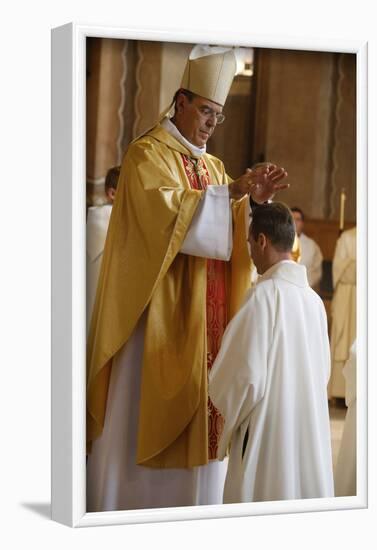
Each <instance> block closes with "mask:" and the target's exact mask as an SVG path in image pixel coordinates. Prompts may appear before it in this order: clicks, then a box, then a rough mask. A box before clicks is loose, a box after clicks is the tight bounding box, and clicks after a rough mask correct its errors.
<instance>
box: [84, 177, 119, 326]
mask: <svg viewBox="0 0 377 550" xmlns="http://www.w3.org/2000/svg"><path fill="white" fill-rule="evenodd" d="M119 173H120V166H113V167H112V168H110V170H108V172H107V174H106V178H105V194H106V197H107V200H108V203H107V204H103V205H101V206H91V207H89V208H88V217H87V220H86V322H87V327H88V328H89V325H90V318H91V316H92V311H93V305H94V300H95V297H96V290H97V284H98V277H99V272H100V269H101V262H102V256H103V250H104V248H105V240H106V235H107V229H108V227H109V221H110V214H111V210H112V206H113V202H114V199H115V192H116V188H117V184H118V179H119Z"/></svg>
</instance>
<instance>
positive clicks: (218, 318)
mask: <svg viewBox="0 0 377 550" xmlns="http://www.w3.org/2000/svg"><path fill="white" fill-rule="evenodd" d="M182 159H183V165H184V167H185V171H186V174H187V177H188V179H189V182H190V185H191V188H192V189H206V187H207V186H208V185H210V182H209V174H208V170H207V167H206V165H205V162H204V160H203V159H202V158H199V159H192V158H190V157H188V156H186V155H182ZM206 298H207V299H206V305H207V307H206V311H207V368H208V372H209V371H210V370H211V368H212V365H213V362H214V360H215V359H216V356H217V353H218V351H219V349H220V344H221V339H222V336H223V334H224V331H225V328H226V325H227V311H226V310H227V305H226V264H225V262H223V261H222V260H210V259H207V297H206ZM223 426H224V419H223V417H222V416H221V414H220V413H219V411H218V410H217V409H216V407H215V406H214V405H213V403H212V402H211V400H210V398H209V397H208V458H209V459H210V460H213V459H215V458H217V448H218V442H219V438H220V435H221V432H222V430H223Z"/></svg>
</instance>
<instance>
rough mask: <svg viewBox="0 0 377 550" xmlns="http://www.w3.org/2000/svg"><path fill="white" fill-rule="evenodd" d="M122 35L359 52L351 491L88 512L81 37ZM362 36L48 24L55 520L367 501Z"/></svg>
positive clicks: (234, 512) (91, 521) (246, 512)
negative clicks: (296, 36) (354, 431)
mask: <svg viewBox="0 0 377 550" xmlns="http://www.w3.org/2000/svg"><path fill="white" fill-rule="evenodd" d="M88 37H98V38H101V37H102V38H123V39H135V40H138V39H139V40H156V41H168V42H169V41H172V42H185V43H216V44H219V45H221V44H224V45H226V44H233V45H235V46H237V45H239V46H249V47H260V48H277V47H278V48H280V49H296V50H311V51H329V52H344V53H354V54H356V59H357V220H358V232H357V233H358V238H357V250H358V263H357V279H358V282H359V284H358V288H357V304H358V308H357V327H358V336H357V338H358V349H357V364H358V370H357V457H358V460H357V496H354V497H337V498H331V499H305V500H297V501H279V502H264V503H248V504H231V505H229V504H228V505H217V506H197V507H179V508H165V509H150V510H149V509H148V510H137V511H116V512H101V513H86V504H85V501H86V498H85V493H86V463H85V380H86V375H85V341H86V321H85V295H86V293H85V207H86V194H85V193H86V191H85V181H86V168H85V158H86V152H85V128H86V125H85V111H86V95H85V64H86V51H85V44H86V38H88ZM367 52H368V44H367V42H366V41H360V40H357V41H354V40H347V41H343V40H333V41H332V40H329V39H321V38H318V39H316V38H310V39H309V38H308V39H307V40H301V39H300V40H297V39H293V38H290V37H282V36H280V37H279V39H278V41H277V39H276V38H274V37H269V36H265V37H262V38H261V37H260V35H259V36H258V37H254V36H253V34H252V33H250V34H245V33H229V32H221V33H220V32H219V33H217V32H216V33H213V32H206V33H204V32H195V31H190V32H179V33H177V32H173V31H161V30H158V31H151V30H148V31H146V30H142V29H135V28H126V27H124V28H121V27H102V26H89V25H84V24H74V23H71V24H67V25H64V26H61V27H57V28H55V29H53V31H52V323H53V324H52V518H53V519H54V520H55V521H57V522H60V523H63V524H65V525H68V526H72V527H85V526H97V525H115V524H127V523H144V522H157V521H176V520H186V519H204V518H225V517H233V516H254V515H262V514H263V515H266V514H280V513H293V512H309V511H310V512H313V511H324V510H341V509H355V508H365V507H366V506H367V467H368V465H367V395H368V392H367V296H368V288H367V238H366V236H367V222H368V220H367V214H366V213H367V208H366V206H367V91H368V90H367Z"/></svg>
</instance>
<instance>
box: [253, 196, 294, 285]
mask: <svg viewBox="0 0 377 550" xmlns="http://www.w3.org/2000/svg"><path fill="white" fill-rule="evenodd" d="M294 240H295V223H294V220H293V217H292V214H291V211H290V210H289V208H288V206H286V205H285V204H283V203H281V202H272V203H269V204H260V205H258V206H256V207H255V208H253V212H252V215H251V223H250V227H249V237H248V241H249V244H250V255H251V258H252V260H253V262H254V264H255V267H256V268H257V271H258V273H259V274H260V275H262V274H263V273H264V272H265V271H267V269H269V268H270V267H272V266H273V265H274V264H276V263H278V262H281V261H282V260H291V259H292V257H291V251H292V247H293V243H294Z"/></svg>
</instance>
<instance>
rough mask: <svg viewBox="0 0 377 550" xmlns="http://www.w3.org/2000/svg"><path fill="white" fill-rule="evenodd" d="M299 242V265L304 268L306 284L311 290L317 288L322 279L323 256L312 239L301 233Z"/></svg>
mask: <svg viewBox="0 0 377 550" xmlns="http://www.w3.org/2000/svg"><path fill="white" fill-rule="evenodd" d="M299 241H300V247H301V258H300V263H301V264H302V265H304V266H305V267H306V271H307V275H308V283H309V285H310V286H311V287H312V288H314V287H318V285H319V282H320V280H321V277H322V260H323V256H322V252H321V249H320V248H319V246H318V244H317V243H316V242H315V241H314V240H313V239H311V238H310V237H308V236H307V235H305V234H304V233H301V235H300V237H299Z"/></svg>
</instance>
